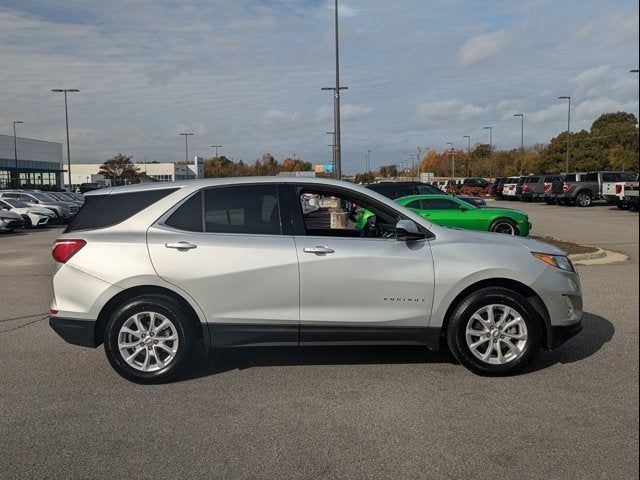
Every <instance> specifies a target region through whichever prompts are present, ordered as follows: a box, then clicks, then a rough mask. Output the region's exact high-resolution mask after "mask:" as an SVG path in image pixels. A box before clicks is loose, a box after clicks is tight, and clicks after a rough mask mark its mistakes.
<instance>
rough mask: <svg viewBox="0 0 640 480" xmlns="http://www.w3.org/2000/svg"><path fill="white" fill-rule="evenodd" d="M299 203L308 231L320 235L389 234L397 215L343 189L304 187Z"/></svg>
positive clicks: (361, 235) (379, 236) (391, 232)
mask: <svg viewBox="0 0 640 480" xmlns="http://www.w3.org/2000/svg"><path fill="white" fill-rule="evenodd" d="M298 203H299V205H300V209H301V213H302V217H303V221H304V228H305V232H306V234H307V235H312V236H323V237H355V238H357V237H361V238H392V237H394V236H395V226H396V223H397V222H398V215H397V214H396V213H395V212H393V211H391V210H388V209H386V208H384V207H381V206H379V205H377V204H373V203H369V202H367V201H366V200H360V199H357V198H353V197H351V196H350V195H348V194H344V193H342V192H328V191H324V190H314V189H313V188H305V189H302V190H301V191H299V202H298Z"/></svg>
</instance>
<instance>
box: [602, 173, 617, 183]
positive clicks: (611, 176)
mask: <svg viewBox="0 0 640 480" xmlns="http://www.w3.org/2000/svg"><path fill="white" fill-rule="evenodd" d="M618 178H619V175H618V174H617V173H603V174H602V181H603V182H617V181H618Z"/></svg>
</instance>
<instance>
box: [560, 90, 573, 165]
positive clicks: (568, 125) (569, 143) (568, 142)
mask: <svg viewBox="0 0 640 480" xmlns="http://www.w3.org/2000/svg"><path fill="white" fill-rule="evenodd" d="M558 100H568V101H569V103H568V107H569V109H568V110H567V164H566V165H565V172H564V173H566V174H567V175H568V174H569V146H570V145H571V140H570V139H571V97H558Z"/></svg>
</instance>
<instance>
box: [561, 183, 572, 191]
mask: <svg viewBox="0 0 640 480" xmlns="http://www.w3.org/2000/svg"><path fill="white" fill-rule="evenodd" d="M571 190H573V185H571V184H570V183H565V184H563V185H562V191H563V192H564V193H567V192H570V191H571Z"/></svg>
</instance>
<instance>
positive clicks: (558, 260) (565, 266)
mask: <svg viewBox="0 0 640 480" xmlns="http://www.w3.org/2000/svg"><path fill="white" fill-rule="evenodd" d="M531 253H532V254H533V256H534V257H536V258H537V259H538V260H541V261H543V262H544V263H546V264H547V265H551V266H552V267H556V268H559V269H560V270H566V271H567V272H575V271H576V269H575V267H574V266H573V263H571V260H569V257H567V256H565V255H548V254H546V253H536V252H531Z"/></svg>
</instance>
